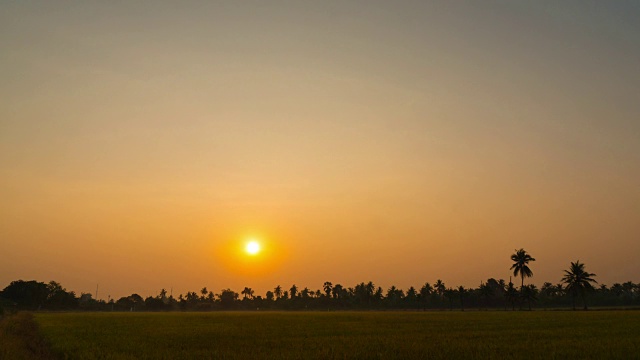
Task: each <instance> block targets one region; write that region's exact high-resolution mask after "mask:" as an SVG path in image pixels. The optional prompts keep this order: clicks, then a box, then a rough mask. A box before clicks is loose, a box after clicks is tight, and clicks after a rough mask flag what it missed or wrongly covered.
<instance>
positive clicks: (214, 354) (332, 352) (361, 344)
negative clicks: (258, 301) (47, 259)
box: [36, 311, 640, 359]
mask: <svg viewBox="0 0 640 360" xmlns="http://www.w3.org/2000/svg"><path fill="white" fill-rule="evenodd" d="M36 321H37V322H38V323H39V325H40V329H41V332H42V334H43V335H44V337H45V338H46V339H47V340H48V341H49V343H50V344H51V349H52V350H53V352H54V354H57V355H58V356H60V357H61V358H71V359H145V358H153V359H156V358H158V359H196V358H197V359H209V358H212V359H255V358H278V359H302V358H305V359H307V358H318V359H331V358H339V359H343V358H353V359H374V358H380V359H388V358H402V359H409V358H413V359H416V358H430V359H441V358H455V359H461V358H467V359H468V358H493V359H502V358H509V359H520V358H522V359H541V358H544V359H549V358H562V359H566V358H580V359H585V358H592V359H603V358H608V359H611V358H620V359H622V358H624V359H629V358H638V357H640V341H639V339H640V326H638V324H640V312H639V311H593V312H569V311H566V312H555V311H554V312H551V311H549V312H543V311H536V312H464V313H462V312H427V313H421V312H411V313H407V312H402V313H401V312H331V313H320V312H308V313H302V312H298V313H293V312H264V313H250V312H230V313H61V314H55V313H41V314H36Z"/></svg>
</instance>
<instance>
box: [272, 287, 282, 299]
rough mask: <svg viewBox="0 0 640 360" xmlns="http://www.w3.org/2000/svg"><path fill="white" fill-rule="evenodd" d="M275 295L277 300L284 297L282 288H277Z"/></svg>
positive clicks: (274, 290)
mask: <svg viewBox="0 0 640 360" xmlns="http://www.w3.org/2000/svg"><path fill="white" fill-rule="evenodd" d="M273 295H275V296H276V299H280V298H281V297H282V286H280V285H278V286H276V287H275V289H273Z"/></svg>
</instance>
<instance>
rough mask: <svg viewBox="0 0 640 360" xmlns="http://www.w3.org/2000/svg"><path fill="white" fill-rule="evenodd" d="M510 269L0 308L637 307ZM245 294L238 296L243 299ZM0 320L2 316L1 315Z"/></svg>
mask: <svg viewBox="0 0 640 360" xmlns="http://www.w3.org/2000/svg"><path fill="white" fill-rule="evenodd" d="M511 258H512V260H513V261H514V264H513V266H512V267H511V270H513V271H514V274H515V275H520V277H521V286H520V288H517V287H516V286H515V285H514V284H513V283H512V282H511V281H509V283H506V282H505V281H504V280H502V279H499V280H496V279H494V278H490V279H487V280H486V281H483V282H481V283H480V286H479V287H477V288H466V287H463V286H446V285H445V283H444V281H442V280H440V279H438V280H436V281H435V282H434V283H433V285H432V284H431V283H429V282H426V283H424V285H422V286H421V287H420V288H416V287H413V286H411V287H409V288H408V289H406V291H405V290H403V289H400V288H398V287H396V286H393V285H392V286H390V287H388V288H387V289H383V288H382V287H380V286H376V285H375V284H374V283H373V282H372V281H369V282H361V283H359V284H356V285H355V286H353V287H346V286H343V285H341V284H337V283H333V282H330V281H326V282H324V284H322V287H321V288H320V289H316V290H314V289H309V288H307V287H305V288H303V289H302V290H300V288H299V287H298V286H297V285H295V284H294V285H292V286H291V287H290V288H289V290H283V289H285V288H286V287H283V286H281V285H277V286H275V287H274V288H273V289H272V290H269V291H267V292H266V294H265V296H264V297H263V296H261V295H257V294H256V293H255V291H254V290H253V289H251V288H250V287H245V288H244V289H243V290H242V291H241V293H237V292H235V291H233V290H232V289H223V290H221V291H220V292H219V293H214V292H212V291H210V290H208V289H207V288H206V287H204V288H202V289H201V290H199V291H197V292H196V291H189V292H187V293H186V294H181V295H179V296H178V298H177V299H176V298H174V297H173V296H171V295H169V296H167V291H166V290H165V289H162V290H160V292H159V294H158V295H157V296H148V297H146V298H144V299H143V297H142V296H140V295H138V294H131V295H129V296H126V297H122V298H120V299H118V300H117V301H115V300H114V299H109V301H104V300H96V299H93V298H92V296H91V294H87V293H83V294H81V295H80V296H79V297H78V296H76V294H75V292H73V291H67V290H66V289H65V288H64V287H62V285H60V284H59V283H57V282H55V281H51V282H49V283H43V282H37V281H33V280H32V281H23V280H17V281H13V282H11V284H9V286H7V287H6V288H4V290H2V291H1V292H0V311H2V308H5V309H6V308H14V307H15V308H16V309H18V310H91V311H210V310H258V309H259V310H269V309H272V310H314V309H315V310H347V309H352V310H358V309H363V310H364V309H389V310H400V309H402V310H428V309H432V310H453V309H461V310H464V309H469V308H475V309H479V310H484V309H490V308H493V309H504V310H506V309H512V310H515V309H516V308H519V309H524V308H526V309H532V308H534V307H536V306H537V307H543V308H567V307H573V308H574V309H575V303H576V298H580V299H581V300H582V302H583V304H584V308H585V309H586V304H587V302H586V301H587V294H589V295H590V296H589V303H590V305H592V306H640V284H635V283H633V282H630V281H629V282H625V283H623V284H619V283H616V284H613V285H612V286H611V287H607V286H606V285H600V286H599V287H597V288H596V287H593V285H592V284H595V283H596V282H595V280H594V279H593V277H595V274H592V273H589V272H587V271H586V270H585V266H584V264H583V263H580V262H579V261H576V262H575V263H573V262H572V263H571V266H570V268H569V269H568V270H566V271H565V272H564V277H563V278H562V279H561V282H560V283H557V284H555V285H554V284H553V283H551V282H545V283H544V284H543V285H542V287H541V288H540V289H538V288H537V287H536V286H535V285H533V284H529V285H524V277H528V276H531V275H532V274H533V272H532V271H531V269H529V267H528V263H529V262H531V261H534V259H533V258H531V256H530V255H529V254H527V253H526V251H524V250H523V249H520V250H518V251H516V253H515V254H513V255H512V257H511ZM241 295H242V296H241ZM0 314H1V313H0Z"/></svg>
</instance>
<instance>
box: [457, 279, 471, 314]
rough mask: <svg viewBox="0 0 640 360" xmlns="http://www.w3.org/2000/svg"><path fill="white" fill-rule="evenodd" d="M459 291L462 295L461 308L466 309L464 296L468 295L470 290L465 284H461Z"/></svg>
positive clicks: (459, 294) (460, 295)
mask: <svg viewBox="0 0 640 360" xmlns="http://www.w3.org/2000/svg"><path fill="white" fill-rule="evenodd" d="M456 291H457V293H458V296H459V297H460V310H462V311H464V298H465V296H466V295H467V292H469V290H467V289H465V288H464V286H462V285H460V286H459V287H458V290H456Z"/></svg>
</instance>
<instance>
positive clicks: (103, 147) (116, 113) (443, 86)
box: [0, 0, 640, 299]
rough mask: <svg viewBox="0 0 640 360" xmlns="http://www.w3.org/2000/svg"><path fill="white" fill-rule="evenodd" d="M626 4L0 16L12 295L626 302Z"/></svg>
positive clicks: (218, 8) (629, 170)
mask: <svg viewBox="0 0 640 360" xmlns="http://www.w3.org/2000/svg"><path fill="white" fill-rule="evenodd" d="M637 4H638V2H634V1H626V2H625V1H620V2H615V1H613V2H610V1H598V2H588V4H581V3H580V2H576V3H572V2H563V1H544V2H538V1H499V2H484V1H422V0H403V1H399V2H395V1H388V0H370V1H366V2H358V1H309V2H296V1H282V0H274V1H269V2H245V1H193V0H185V1H179V2H177V1H165V0H158V1H147V0H140V1H63V2H62V4H61V3H59V2H58V1H0V54H1V55H0V199H1V201H0V245H1V246H0V251H1V252H2V254H1V255H0V289H2V288H3V287H4V286H6V285H8V284H9V283H10V282H11V281H13V280H16V279H36V280H43V281H49V280H52V279H54V280H56V281H59V282H61V283H63V284H65V286H67V287H68V288H70V289H73V290H75V291H76V293H78V294H80V293H89V292H92V293H95V292H96V285H97V284H99V285H100V286H99V288H100V290H99V295H98V296H99V297H100V298H102V299H106V298H107V296H110V297H111V299H114V298H115V299H118V298H119V297H122V296H128V295H130V294H131V293H132V292H133V291H135V292H138V293H140V294H142V295H145V294H157V293H158V291H160V289H163V288H164V289H171V288H173V292H174V295H175V294H179V293H186V292H188V291H193V290H194V289H195V290H198V289H201V288H202V287H204V286H207V287H209V288H210V290H213V291H214V293H217V292H219V291H220V290H221V289H224V288H233V289H242V288H244V287H251V288H252V289H254V290H255V291H256V293H260V294H262V295H264V293H265V292H266V291H268V290H273V288H274V287H275V286H276V285H281V286H287V287H290V286H291V285H292V284H294V283H295V284H297V286H300V287H301V288H302V289H304V288H305V287H309V288H314V289H315V288H318V287H320V286H321V285H322V284H323V283H324V282H326V281H331V282H333V283H340V284H343V285H345V286H351V284H357V283H360V282H362V281H365V282H366V281H370V280H371V281H373V282H375V284H376V285H378V286H381V287H382V288H384V289H387V288H388V287H390V286H391V285H395V286H397V287H399V288H402V289H406V288H408V287H409V286H419V285H420V284H423V283H424V282H426V281H432V282H433V281H435V279H438V278H442V280H443V281H445V282H446V283H447V284H459V285H465V286H477V285H478V284H479V283H480V281H481V280H486V279H487V278H489V277H495V278H496V279H507V280H508V279H509V276H510V272H509V266H510V265H509V261H510V260H509V257H508V255H509V254H511V253H512V252H513V250H514V249H515V248H518V249H519V248H525V249H526V250H527V251H529V252H530V253H533V254H535V258H536V259H538V260H537V261H538V262H537V263H536V265H537V266H538V269H536V277H535V278H534V279H532V280H531V281H532V283H535V284H536V285H537V286H538V287H540V286H541V285H542V279H544V281H552V282H554V283H555V282H557V281H559V280H560V275H558V274H562V271H563V270H564V268H565V267H566V264H567V261H568V259H570V260H572V261H576V260H577V259H579V260H580V261H581V262H584V263H586V264H588V266H589V269H592V271H593V272H595V273H597V274H598V281H599V282H602V283H607V284H609V283H614V282H624V281H628V280H634V281H638V280H640V279H638V276H639V275H638V274H640V262H639V261H637V259H636V258H637V254H640V241H638V239H640V215H639V214H640V186H639V184H640V121H638V119H640V101H639V100H638V98H639V94H640V71H638V64H640V21H638V18H640V9H639V8H638V5H637ZM52 254H55V256H52ZM505 254H506V255H505ZM604 269H606V271H605V270H604ZM538 281H539V282H538ZM536 282H538V283H536Z"/></svg>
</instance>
